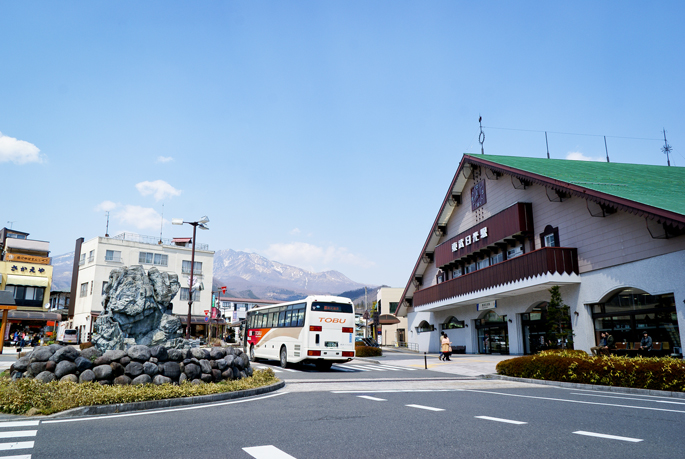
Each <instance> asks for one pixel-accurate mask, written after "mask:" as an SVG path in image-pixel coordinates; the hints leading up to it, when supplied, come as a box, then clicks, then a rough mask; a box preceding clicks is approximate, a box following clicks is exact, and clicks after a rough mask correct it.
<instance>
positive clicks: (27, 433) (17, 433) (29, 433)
mask: <svg viewBox="0 0 685 459" xmlns="http://www.w3.org/2000/svg"><path fill="white" fill-rule="evenodd" d="M36 433H38V431H37V430H11V431H9V432H0V438H14V437H35V436H36Z"/></svg>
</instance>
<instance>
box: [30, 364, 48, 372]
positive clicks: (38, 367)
mask: <svg viewBox="0 0 685 459" xmlns="http://www.w3.org/2000/svg"><path fill="white" fill-rule="evenodd" d="M46 366H47V363H46V362H33V363H31V364H29V371H30V372H31V374H32V375H39V374H41V373H42V372H44V371H45V367H46Z"/></svg>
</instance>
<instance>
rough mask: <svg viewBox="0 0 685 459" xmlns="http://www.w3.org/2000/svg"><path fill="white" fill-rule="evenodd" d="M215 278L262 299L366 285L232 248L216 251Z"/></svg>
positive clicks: (231, 287) (339, 290) (352, 288)
mask: <svg viewBox="0 0 685 459" xmlns="http://www.w3.org/2000/svg"><path fill="white" fill-rule="evenodd" d="M214 279H215V281H218V282H223V283H222V284H221V285H226V286H227V287H228V288H229V289H230V290H232V291H244V290H252V291H253V292H254V293H255V294H256V295H257V296H259V297H260V298H275V299H289V298H290V297H293V296H297V297H300V298H301V297H302V296H306V295H308V294H315V293H330V294H337V293H342V292H344V291H348V290H355V289H358V288H363V287H364V284H360V283H358V282H354V281H353V280H351V279H350V278H348V277H347V276H345V275H344V274H342V273H340V272H338V271H325V272H321V273H314V272H311V271H306V270H304V269H300V268H296V267H294V266H290V265H285V264H283V263H279V262H277V261H271V260H269V259H267V258H264V257H262V256H261V255H257V254H256V253H246V252H237V251H235V250H230V249H228V250H219V251H217V252H215V253H214Z"/></svg>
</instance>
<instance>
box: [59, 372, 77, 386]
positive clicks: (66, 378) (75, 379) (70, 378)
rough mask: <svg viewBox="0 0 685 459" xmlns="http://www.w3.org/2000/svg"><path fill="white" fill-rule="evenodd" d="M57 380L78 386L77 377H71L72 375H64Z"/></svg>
mask: <svg viewBox="0 0 685 459" xmlns="http://www.w3.org/2000/svg"><path fill="white" fill-rule="evenodd" d="M59 380H60V381H68V382H73V383H76V384H78V376H76V375H73V374H68V375H64V376H62V377H61V378H60V379H59Z"/></svg>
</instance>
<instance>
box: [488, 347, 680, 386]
mask: <svg viewBox="0 0 685 459" xmlns="http://www.w3.org/2000/svg"><path fill="white" fill-rule="evenodd" d="M497 373H498V374H501V375H505V376H514V377H518V378H531V379H544V380H548V381H565V382H574V383H582V384H598V385H604V386H618V387H635V388H639V389H655V390H668V391H677V392H685V361H683V360H680V359H672V358H670V357H649V358H647V357H617V356H599V357H594V356H590V355H588V354H586V353H585V352H583V351H543V352H540V353H539V354H536V355H528V356H524V357H516V358H514V359H509V360H503V361H501V362H499V363H498V364H497Z"/></svg>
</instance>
